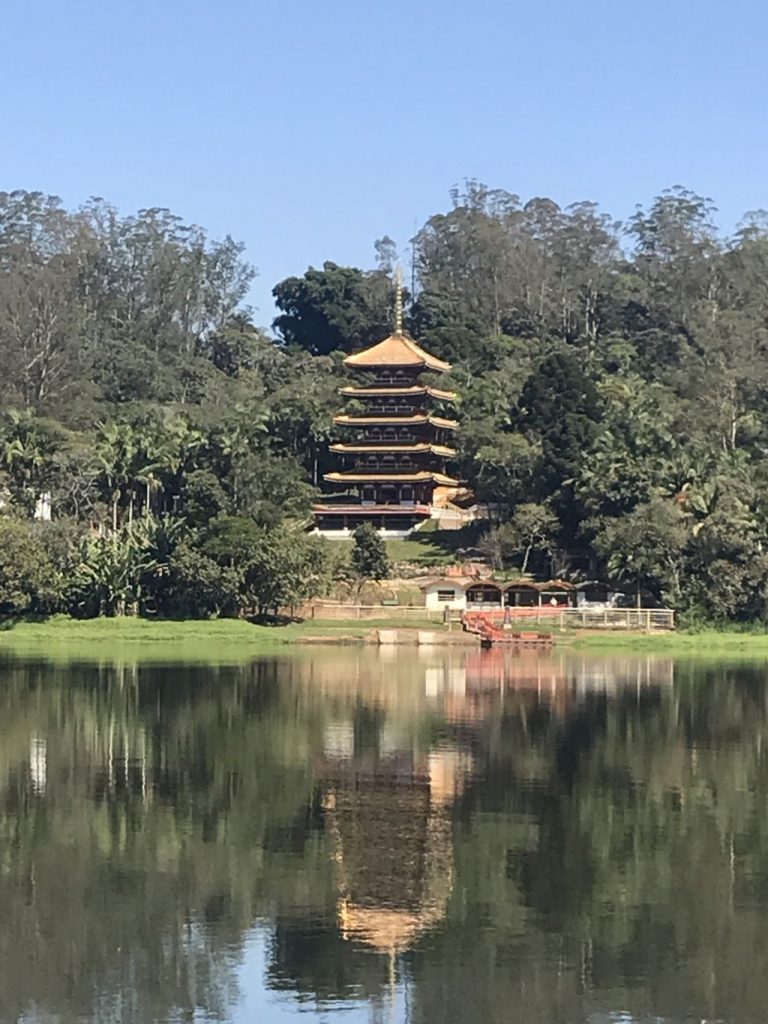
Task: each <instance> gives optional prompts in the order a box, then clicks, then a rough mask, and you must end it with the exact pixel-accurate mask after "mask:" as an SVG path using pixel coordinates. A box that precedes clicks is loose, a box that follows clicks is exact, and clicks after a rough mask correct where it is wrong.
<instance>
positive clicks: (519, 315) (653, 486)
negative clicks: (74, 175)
mask: <svg viewBox="0 0 768 1024" xmlns="http://www.w3.org/2000/svg"><path fill="white" fill-rule="evenodd" d="M715 222H716V217H715V211H714V208H713V206H712V204H711V202H710V201H709V200H707V199H705V198H704V197H701V196H697V195H695V194H694V193H692V192H690V191H688V190H686V189H682V188H675V189H672V190H670V191H667V192H664V193H663V194H662V195H660V196H658V197H656V198H655V199H654V200H653V201H652V202H651V203H650V204H649V206H648V207H647V208H645V209H641V208H638V210H637V213H636V214H635V215H634V216H633V217H632V218H631V220H630V222H629V224H628V235H627V237H628V238H629V241H630V248H629V250H626V251H625V250H623V249H622V248H621V246H620V245H619V241H620V235H619V226H618V225H617V224H616V223H615V222H614V221H613V220H612V219H611V218H610V217H609V216H608V215H606V214H605V213H603V212H602V211H600V210H599V209H598V208H597V207H596V206H595V205H594V204H592V203H576V204H574V205H572V206H570V207H568V208H565V209H563V208H561V207H560V206H558V204H557V203H555V202H553V201H552V200H551V199H548V198H546V197H538V198H534V199H531V200H529V201H527V202H526V201H524V200H522V199H521V198H520V197H518V196H516V195H514V194H512V193H509V192H505V191H503V190H498V189H491V188H488V187H487V186H485V185H483V184H482V183H480V182H477V181H468V182H466V183H465V185H464V186H463V187H461V188H456V189H454V190H453V191H452V193H451V202H450V207H449V209H448V210H447V211H445V212H438V213H436V214H434V215H433V216H431V217H429V218H428V220H427V221H426V223H425V224H424V225H423V227H422V228H421V229H420V230H419V231H418V232H417V233H416V236H415V238H414V239H413V267H412V282H413V295H412V296H406V299H407V303H406V305H407V307H408V308H407V309H406V318H407V323H408V326H409V329H410V330H411V332H412V333H413V334H414V336H415V337H416V338H417V340H419V341H420V342H421V343H422V344H424V345H425V346H426V347H427V348H429V349H431V350H432V351H434V352H435V354H436V355H438V356H442V357H444V358H447V359H448V360H449V361H452V362H453V363H454V367H453V370H452V372H451V374H450V375H449V376H448V378H447V379H445V378H444V379H443V380H442V381H441V382H442V383H443V384H444V385H447V386H450V387H453V388H455V389H456V390H457V391H458V392H459V393H460V395H461V398H462V402H461V406H460V411H461V421H462V429H461V431H460V432H459V435H458V448H459V458H458V460H457V461H458V465H457V466H456V467H455V471H456V475H458V476H459V477H460V478H461V479H462V481H464V482H466V485H467V487H468V488H469V489H471V490H472V491H474V493H475V496H476V497H477V500H478V502H479V504H480V505H481V506H486V507H487V508H488V510H489V513H490V516H491V518H492V519H493V520H494V521H495V522H496V523H498V524H499V525H500V532H495V533H492V534H491V535H490V536H489V537H488V539H487V542H486V543H487V545H490V547H491V548H493V551H492V552H491V554H492V557H493V559H494V561H495V562H496V563H497V564H509V563H513V564H517V563H518V562H519V565H520V567H522V565H525V566H526V568H529V569H534V570H536V571H545V569H544V566H545V565H546V563H545V559H544V554H545V552H546V551H549V550H556V551H557V557H558V563H559V565H560V567H561V571H564V572H569V571H570V572H572V573H576V572H579V573H582V574H586V573H589V574H592V573H594V572H595V571H597V572H599V573H602V574H610V575H612V576H613V578H614V580H615V581H619V582H621V581H623V582H624V584H625V585H626V586H628V587H635V586H638V585H639V586H640V587H641V588H646V589H648V590H649V592H650V594H652V595H653V596H654V597H655V598H657V599H662V598H663V599H665V600H674V601H675V602H676V604H677V607H678V608H679V609H681V610H689V611H690V612H691V614H694V613H695V614H697V615H699V616H709V617H714V618H716V619H717V620H718V621H723V620H724V619H725V618H728V619H729V620H731V621H748V620H758V621H760V620H762V619H763V618H765V617H766V601H765V598H764V596H763V591H764V582H763V577H764V570H763V555H764V551H765V550H768V468H767V465H768V464H767V463H766V459H765V453H766V451H768V426H767V425H768V332H767V331H766V327H765V309H766V306H767V305H768V284H767V283H766V282H768V224H767V223H766V218H765V216H764V215H760V214H749V215H747V217H746V218H745V220H744V221H743V222H742V224H741V225H740V226H739V229H738V230H737V232H736V233H735V234H734V235H733V236H732V237H728V238H725V237H722V236H720V235H719V234H718V232H717V230H716V228H715V226H714V225H715ZM376 250H377V261H376V266H375V268H374V269H370V270H366V269H362V268H357V267H345V266H340V265H338V264H336V263H333V262H330V261H328V262H326V263H324V265H323V267H322V268H321V269H316V268H310V269H309V270H308V271H307V272H306V273H305V274H303V275H302V276H293V277H289V278H287V279H286V280H284V281H282V282H279V283H278V284H276V286H275V288H274V294H275V297H276V301H277V304H278V308H279V310H280V315H279V316H278V317H277V319H276V320H275V325H274V326H275V328H276V330H277V333H278V335H279V342H275V341H274V340H272V339H270V338H269V337H268V336H267V335H266V333H265V332H263V331H261V330H260V329H259V328H258V327H256V326H255V325H254V324H253V323H252V321H251V318H250V316H249V312H248V310H247V308H246V307H245V306H244V305H243V302H244V300H245V298H246V295H247V289H248V285H249V282H250V280H251V277H252V274H253V270H252V268H251V267H250V266H249V264H248V263H247V262H246V261H245V259H244V254H243V249H242V246H241V245H240V244H239V243H237V242H235V241H233V240H232V239H231V238H225V239H223V240H221V241H214V240H211V239H210V238H208V236H207V235H206V233H205V232H204V231H203V230H202V229H201V228H198V227H196V226H194V225H189V224H185V223H183V222H182V221H181V220H180V219H179V218H178V217H176V216H175V215H174V214H172V213H171V212H170V211H167V210H162V209H147V210H143V211H140V212H139V213H138V214H136V215H134V216H127V217H124V216H121V215H119V214H118V213H117V211H116V210H115V209H114V208H113V207H111V206H110V205H109V204H108V203H105V202H104V201H102V200H94V201H91V202H89V203H87V204H86V205H85V206H84V207H82V208H80V209H77V210H73V211H68V210H65V209H64V208H63V206H62V204H61V202H60V201H59V200H58V199H56V198H55V197H51V196H45V195H43V194H41V193H35V192H23V191H19V192H13V193H0V345H1V346H2V351H3V371H4V372H3V376H2V379H1V380H0V404H2V408H3V409H4V410H6V411H5V412H4V413H3V414H2V415H1V416H0V499H1V500H2V502H3V508H4V510H5V511H6V512H7V513H12V514H13V515H14V516H15V517H17V518H19V519H21V520H31V519H32V518H33V517H34V516H35V514H36V513H37V514H41V513H42V512H44V510H45V509H47V508H48V507H49V505H50V507H52V509H53V515H54V518H55V519H57V520H65V519H66V520H70V519H71V520H74V521H75V522H76V523H77V524H78V525H77V530H78V531H79V532H80V533H81V534H82V533H87V534H88V536H90V537H94V536H102V537H104V538H107V539H110V540H111V539H112V537H113V536H116V537H118V538H119V539H118V541H117V544H116V548H117V552H116V550H115V548H113V549H112V550H110V551H109V552H107V551H106V549H104V550H102V546H101V545H100V544H98V543H96V542H95V541H93V542H92V554H93V559H94V565H93V566H92V567H91V569H92V570H93V571H92V572H91V576H90V584H87V585H86V577H87V575H88V573H87V572H85V570H84V575H83V574H82V573H81V574H79V575H78V577H77V578H78V580H79V581H80V583H79V584H78V585H79V586H81V589H80V590H79V591H77V595H78V596H77V601H78V604H79V607H80V608H81V610H85V609H86V608H89V609H98V608H99V607H104V608H113V609H117V608H119V607H125V608H126V609H127V610H128V609H132V608H139V609H141V610H144V611H146V613H147V614H149V613H154V614H170V611H169V609H171V608H185V609H187V610H186V611H185V612H184V614H191V612H190V611H189V609H190V608H193V607H199V608H201V609H203V613H204V614H224V613H225V609H227V612H226V613H227V614H229V612H230V611H231V610H232V609H234V608H236V607H243V605H242V604H240V605H238V602H239V601H240V602H241V601H244V600H246V599H247V600H248V601H250V600H251V598H252V597H253V594H250V595H249V593H247V588H245V584H238V587H239V588H240V589H239V590H238V593H239V594H240V597H238V598H237V600H235V599H233V598H232V597H231V585H232V581H231V580H230V579H229V578H227V579H222V581H221V584H220V586H219V585H218V584H216V583H215V578H216V572H217V571H218V570H216V569H215V568H214V567H212V566H210V565H208V564H207V563H206V562H204V561H202V560H201V561H200V562H199V565H198V568H199V571H200V574H201V577H205V578H206V579H209V581H210V586H211V588H212V591H213V593H214V596H213V597H212V598H211V601H210V602H207V603H206V602H205V601H204V600H202V599H201V595H200V594H199V593H197V594H196V593H195V587H194V582H193V571H192V565H193V564H194V559H195V558H198V557H199V558H200V559H202V558H203V556H205V557H206V558H209V557H211V556H209V555H207V554H206V553H205V551H204V547H203V546H204V544H205V543H206V542H207V541H206V537H207V535H208V534H209V532H210V530H211V526H212V524H213V523H215V522H217V521H218V520H220V519H222V518H226V517H230V516H234V517H236V518H239V519H243V520H249V521H251V522H252V523H253V524H254V526H255V527H258V528H259V529H261V530H264V531H267V532H272V531H277V533H278V535H282V534H281V531H283V530H284V529H288V528H294V527H299V526H303V525H305V524H306V523H307V522H308V521H309V516H310V508H311V504H312V502H313V499H314V497H315V493H316V489H317V488H318V486H320V485H321V482H322V479H323V476H324V475H325V474H326V473H327V472H328V471H329V470H331V469H332V468H334V467H335V462H334V457H333V456H332V455H331V454H330V453H329V451H328V443H329V440H330V439H331V438H332V437H333V436H334V428H333V423H332V417H333V414H334V412H335V411H336V410H337V409H338V403H339V399H338V386H339V384H340V382H341V380H342V377H344V376H345V375H344V371H343V366H342V361H341V355H342V353H343V352H346V351H349V350H351V349H354V348H358V347H360V346H362V345H365V344H369V343H373V342H376V341H378V340H380V339H381V338H382V337H384V336H385V335H386V334H387V333H388V332H389V331H390V330H391V326H392V309H391V306H392V286H391V272H392V267H393V263H394V260H395V247H394V243H392V241H391V239H389V238H386V237H385V238H382V239H381V240H380V241H379V242H378V243H377V246H376ZM542 504H546V506H547V507H548V508H549V509H550V510H551V512H552V513H553V514H554V515H555V516H556V519H557V524H556V528H555V529H554V530H553V531H551V532H550V531H549V530H548V535H547V538H546V543H545V542H544V541H543V540H536V541H534V543H533V544H528V543H523V542H520V543H518V541H517V540H515V538H519V536H520V534H519V530H518V528H517V525H516V524H515V517H516V516H517V514H518V510H519V509H520V508H521V507H522V506H537V505H542ZM678 513H679V516H678V525H679V526H680V528H681V530H683V531H684V533H685V541H684V543H683V544H682V546H681V547H680V550H679V559H678V556H677V554H676V555H674V557H672V556H670V552H669V550H667V549H666V548H664V547H663V546H662V548H660V549H659V550H657V551H656V553H655V555H654V553H653V550H652V549H653V539H654V529H657V530H658V531H660V533H661V534H664V535H667V534H668V533H669V531H668V529H667V528H668V527H669V517H670V516H675V515H678ZM168 517H171V518H178V519H181V520H183V523H184V529H185V530H186V531H187V533H186V535H185V539H184V550H183V552H182V554H180V555H179V558H178V564H177V565H176V568H175V569H173V570H172V571H173V572H175V573H176V576H173V580H174V587H175V589H174V590H173V596H171V589H170V579H171V577H170V576H168V577H163V575H162V574H163V573H165V571H166V567H168V566H170V565H172V563H173V557H174V555H173V552H170V553H168V554H167V556H166V555H162V556H161V558H160V563H159V566H158V568H159V567H161V566H162V567H163V568H162V571H161V575H160V576H157V575H153V573H154V570H151V569H147V571H146V573H145V574H144V576H143V577H142V578H141V579H139V580H138V582H137V577H136V571H135V570H136V566H133V567H131V557H132V556H129V554H128V553H127V552H122V546H121V545H122V540H124V539H125V537H126V536H127V534H128V532H130V531H131V529H132V528H133V524H134V523H136V522H137V520H140V519H141V520H151V519H153V518H154V519H167V518H168ZM633 517H634V518H633ZM638 517H639V518H638ZM654 517H658V523H657V525H656V527H654V523H653V520H654ZM635 528H639V529H640V530H641V534H642V536H643V537H645V538H646V541H644V546H645V547H646V549H647V552H646V555H647V557H646V555H643V556H642V558H641V557H640V556H639V555H638V554H635V555H632V551H631V541H632V531H633V529H635ZM672 532H673V533H674V531H672ZM476 540H477V538H473V539H472V542H471V543H464V542H461V543H459V542H457V544H456V547H457V548H459V547H460V548H461V549H463V550H462V552H459V551H458V550H457V551H456V552H454V551H453V550H452V548H451V546H450V544H447V543H444V542H443V541H442V540H441V541H440V542H439V543H438V542H430V541H427V540H424V539H423V538H421V539H419V538H418V537H415V538H413V540H412V541H411V540H409V541H405V542H403V545H402V546H401V545H400V544H398V543H397V542H396V543H395V544H394V546H393V548H392V551H393V552H394V555H393V557H396V558H397V559H398V560H402V559H404V558H406V557H407V558H409V559H410V558H413V560H414V561H418V562H421V563H422V564H426V563H429V564H438V563H440V562H443V561H445V560H450V559H452V558H454V557H463V556H465V555H466V554H467V553H468V551H469V550H470V549H471V548H472V547H474V544H475V543H476ZM614 540H615V541H616V545H617V546H616V550H613V549H611V547H610V545H611V543H612V542H613V541H614ZM646 542H647V543H646ZM275 543H276V544H277V545H278V547H279V544H278V542H277V541H276V542H275ZM516 545H517V546H516ZM121 552H122V553H121ZM192 552H196V554H195V555H194V556H193V554H192ZM147 557H148V558H149V559H150V561H151V559H152V558H153V557H154V556H153V555H152V554H151V553H150V554H149V555H147ZM670 557H671V561H670ZM86 562H87V559H86ZM83 564H85V563H83ZM275 564H277V563H276V562H275ZM216 565H218V566H219V569H222V568H224V567H225V566H224V565H223V563H222V564H219V563H218V562H217V563H216ZM169 571H170V570H169ZM377 571H378V570H377ZM328 572H329V576H334V575H340V574H343V569H342V568H341V567H336V568H331V569H329V570H328ZM121 575H122V579H123V582H120V578H121ZM139 575H140V574H139ZM289 575H290V574H289ZM110 579H111V580H112V582H111V583H110V582H109V580H110ZM12 589H13V588H12ZM258 589H259V591H261V590H262V589H263V588H262V585H261V584H259V587H258ZM289 589H290V588H289ZM254 592H255V591H254ZM18 593H19V594H22V591H19V592H18ZM86 593H89V594H90V596H88V597H85V596H83V595H84V594H86ZM110 595H111V596H110ZM119 595H122V596H119ZM30 600H31V601H32V604H33V605H34V604H35V603H36V602H38V599H37V598H35V599H34V600H33V599H31V598H29V599H28V598H25V597H20V598H19V602H18V603H16V602H15V601H14V602H11V603H10V604H9V605H8V607H9V608H11V607H13V608H21V607H22V606H25V607H27V606H29V607H31V605H30V604H29V601H30ZM269 600H270V601H272V600H274V598H273V597H270V598H269ZM45 601H46V602H47V603H50V602H51V601H53V602H54V604H57V606H61V607H65V606H67V597H66V596H61V595H60V596H59V597H57V598H55V599H54V598H52V597H50V596H48V597H46V599H45ZM38 603H39V602H38ZM267 606H269V604H267V605H265V606H263V607H267Z"/></svg>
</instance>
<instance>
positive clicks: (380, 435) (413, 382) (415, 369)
mask: <svg viewBox="0 0 768 1024" xmlns="http://www.w3.org/2000/svg"><path fill="white" fill-rule="evenodd" d="M344 364H345V366H348V367H349V368H350V369H351V370H355V371H358V372H359V376H360V380H359V383H355V384H351V385H350V386H348V387H344V388H342V389H341V394H342V395H343V396H344V397H345V398H347V399H350V400H351V402H350V405H348V407H347V410H346V411H345V412H343V413H340V414H339V415H338V416H335V417H334V423H335V424H336V425H337V426H338V427H341V428H342V429H343V431H344V438H343V440H342V441H339V442H338V443H336V444H332V445H331V446H330V450H331V451H332V452H334V453H335V454H336V455H338V456H340V457H341V467H340V469H339V470H338V472H335V473H326V474H325V477H324V479H325V480H326V481H327V482H328V484H331V485H333V486H334V491H335V493H334V494H327V495H325V496H324V497H323V500H322V501H321V502H320V503H319V504H317V505H315V509H314V516H315V528H316V529H317V530H318V531H320V532H322V533H327V534H329V535H331V536H333V535H336V536H346V535H347V534H348V532H349V531H352V530H354V529H355V528H356V527H358V526H359V525H360V524H361V523H364V522H369V523H372V524H373V525H374V526H376V527H377V528H378V529H379V530H381V531H382V532H383V533H384V534H385V535H388V536H400V537H402V536H406V535H407V534H408V533H410V532H411V530H413V529H414V528H416V527H418V526H419V525H420V524H422V523H423V522H424V521H425V520H426V519H429V518H430V517H431V516H432V515H433V514H434V510H435V509H438V508H439V507H440V506H442V505H445V503H446V501H447V500H448V499H449V498H450V496H451V494H452V493H453V492H454V490H455V489H456V488H457V487H458V484H459V481H458V480H456V479H454V478H453V477H452V476H449V475H448V473H447V463H448V462H449V461H450V460H451V459H452V458H454V457H455V455H456V451H455V449H454V448H453V447H451V438H452V435H453V432H454V431H455V430H456V429H457V427H458V423H457V422H456V420H454V419H452V418H450V416H449V415H446V414H445V413H444V412H443V409H442V408H441V407H442V406H445V405H451V404H453V403H454V402H455V401H456V398H457V396H456V395H455V394H454V393H453V392H452V391H443V390H441V389H439V388H436V387H433V386H432V385H431V384H429V383H425V382H423V381H422V375H423V374H424V373H427V372H430V373H433V374H442V373H446V372H447V371H448V370H450V369H451V367H450V365H449V364H448V363H444V362H443V361H442V360H440V359H437V358H435V356H433V355H430V353H429V352H425V351H424V349H422V348H420V347H419V346H418V345H417V344H416V342H415V341H414V340H413V339H412V338H410V337H409V336H408V335H407V334H406V333H405V331H404V330H403V312H402V290H401V287H400V284H399V282H398V286H397V291H396V299H395V331H394V334H392V335H390V336H389V337H388V338H385V339H384V341H380V342H379V343H378V344H376V345H373V346H371V347H370V348H367V349H364V350H363V351H362V352H356V353H354V354H353V355H350V356H347V358H346V359H345V360H344ZM352 403H354V404H352Z"/></svg>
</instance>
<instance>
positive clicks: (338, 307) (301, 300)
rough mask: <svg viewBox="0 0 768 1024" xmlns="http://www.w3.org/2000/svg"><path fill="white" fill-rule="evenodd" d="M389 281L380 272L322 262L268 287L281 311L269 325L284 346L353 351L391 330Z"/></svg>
mask: <svg viewBox="0 0 768 1024" xmlns="http://www.w3.org/2000/svg"><path fill="white" fill-rule="evenodd" d="M390 293H391V283H390V277H389V275H388V274H385V273H383V272H381V271H372V272H370V273H364V272H363V271H361V270H358V269H357V268H356V267H340V266H338V265H337V264H335V263H331V262H326V263H324V264H323V269H322V270H316V269H315V268H314V267H310V268H309V270H307V272H306V273H305V274H304V276H303V277H289V278H286V280H285V281H281V282H280V283H279V284H278V285H275V287H274V288H273V289H272V294H273V295H274V297H275V305H276V306H277V307H278V309H280V310H282V313H281V315H280V316H278V317H276V319H275V321H274V323H273V327H274V328H275V329H276V330H277V331H278V333H279V335H280V337H281V338H282V339H283V341H284V342H285V344H286V345H296V346H298V347H299V348H303V349H306V351H308V352H311V353H312V354H313V355H327V354H328V353H329V352H334V351H336V350H337V349H341V350H343V351H345V352H349V351H352V350H353V349H356V348H359V347H361V346H363V345H366V344H370V343H372V342H374V341H380V340H381V339H382V338H383V337H385V335H386V334H387V330H388V329H390V328H391V323H392V318H391V315H390V312H389V305H390Z"/></svg>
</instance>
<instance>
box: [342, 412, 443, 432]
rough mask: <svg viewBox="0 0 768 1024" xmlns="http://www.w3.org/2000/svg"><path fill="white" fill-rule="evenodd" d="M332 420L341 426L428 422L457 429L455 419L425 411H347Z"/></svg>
mask: <svg viewBox="0 0 768 1024" xmlns="http://www.w3.org/2000/svg"><path fill="white" fill-rule="evenodd" d="M333 422H334V423H336V424H338V425H339V426H341V427H375V426H403V427H411V426H420V425H422V424H427V423H428V424H429V425H430V426H432V427H439V428H440V429H441V430H457V429H458V426H459V424H458V422H457V421H456V420H446V419H443V417H442V416H429V415H427V414H426V413H413V414H412V415H406V416H395V415H391V416H390V415H380V416H379V415H371V416H362V415H361V416H354V415H350V414H349V413H340V414H339V415H338V416H334V417H333Z"/></svg>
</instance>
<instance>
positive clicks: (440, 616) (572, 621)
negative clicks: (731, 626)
mask: <svg viewBox="0 0 768 1024" xmlns="http://www.w3.org/2000/svg"><path fill="white" fill-rule="evenodd" d="M468 610H469V611H473V610H474V611H482V612H483V613H484V614H486V615H490V617H491V618H492V619H493V620H494V621H495V622H496V621H497V622H499V623H503V622H515V623H520V624H521V625H522V624H524V623H534V622H535V623H537V624H540V625H547V626H550V627H552V628H553V629H554V628H559V629H615V630H623V629H632V630H645V631H647V632H663V631H668V630H671V629H674V628H675V613H674V612H673V611H672V609H671V608H551V607H548V606H546V605H544V606H543V607H541V608H505V609H501V608H499V606H498V605H495V606H491V607H488V606H484V607H483V606H477V607H475V608H470V609H468ZM297 614H299V615H301V616H303V617H304V618H307V619H360V620H365V619H387V620H397V621H402V622H403V625H407V624H408V620H409V619H410V620H420V621H422V622H423V621H424V620H425V619H426V620H428V621H430V622H443V621H445V619H446V618H448V619H449V620H450V621H451V622H459V621H461V616H462V612H461V611H459V610H458V609H454V610H449V609H442V608H438V609H433V608H425V607H424V606H423V605H415V606H414V605H385V604H370V605H363V604H336V603H332V602H330V601H313V602H312V603H311V604H307V605H305V606H304V607H303V608H301V609H297Z"/></svg>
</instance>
